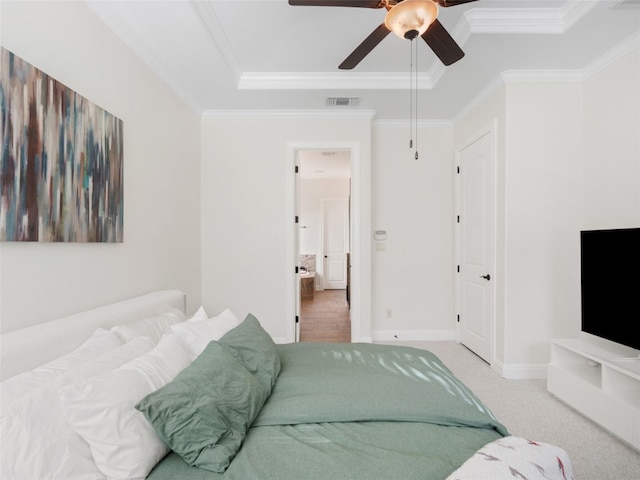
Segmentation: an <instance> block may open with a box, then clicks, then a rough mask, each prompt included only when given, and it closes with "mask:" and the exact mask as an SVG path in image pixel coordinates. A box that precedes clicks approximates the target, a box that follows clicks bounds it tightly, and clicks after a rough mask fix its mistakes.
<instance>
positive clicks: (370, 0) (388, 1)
mask: <svg viewBox="0 0 640 480" xmlns="http://www.w3.org/2000/svg"><path fill="white" fill-rule="evenodd" d="M475 1H477V0H289V5H298V6H320V7H361V8H385V9H386V10H387V16H386V17H385V21H384V23H382V24H380V25H379V26H378V27H377V28H376V29H375V30H374V31H373V32H371V34H370V35H369V36H368V37H367V38H365V39H364V41H363V42H362V43H361V44H360V45H358V47H356V49H355V50H354V51H353V52H352V53H351V54H350V55H349V56H348V57H347V58H346V59H345V60H344V61H343V62H342V63H341V64H340V66H339V67H338V68H340V69H341V70H351V69H352V68H354V67H355V66H356V65H358V63H360V61H362V59H363V58H364V57H366V56H367V55H368V54H369V52H371V50H373V49H374V48H375V47H376V46H377V45H378V44H379V43H380V42H381V41H382V40H383V39H384V38H385V37H386V36H387V35H388V34H389V33H391V32H394V33H395V34H396V35H398V36H399V37H400V38H406V39H409V40H413V39H414V38H416V37H418V36H420V37H422V39H423V40H424V41H425V42H426V43H427V45H429V47H431V50H433V52H434V53H435V54H436V56H437V57H438V58H439V59H440V61H442V63H444V64H445V65H451V64H452V63H455V62H457V61H458V60H460V59H461V58H462V57H464V52H463V51H462V49H461V48H460V47H459V46H458V44H457V43H456V41H455V40H454V39H453V37H451V35H449V32H447V30H446V29H445V28H444V26H443V25H442V24H441V23H440V22H439V21H438V18H437V16H438V6H440V7H453V6H455V5H461V4H463V3H470V2H475Z"/></svg>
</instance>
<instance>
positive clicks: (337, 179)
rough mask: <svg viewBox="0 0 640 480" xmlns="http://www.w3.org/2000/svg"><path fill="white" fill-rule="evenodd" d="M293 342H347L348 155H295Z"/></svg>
mask: <svg viewBox="0 0 640 480" xmlns="http://www.w3.org/2000/svg"><path fill="white" fill-rule="evenodd" d="M297 165H298V180H297V190H298V192H297V209H296V211H297V214H298V217H299V222H298V242H297V243H298V255H299V257H298V261H299V266H300V274H299V282H300V287H299V292H300V293H299V294H300V300H299V325H298V332H299V333H298V338H299V340H300V341H302V342H349V341H351V312H350V299H349V293H350V287H351V285H350V280H351V279H350V272H349V270H350V268H349V263H350V262H349V261H350V253H351V250H352V246H351V245H352V242H351V238H352V235H351V225H352V223H351V214H350V205H351V202H350V198H351V172H352V167H351V152H350V151H349V150H348V149H311V150H299V151H298V152H297Z"/></svg>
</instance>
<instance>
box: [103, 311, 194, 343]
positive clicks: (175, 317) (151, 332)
mask: <svg viewBox="0 0 640 480" xmlns="http://www.w3.org/2000/svg"><path fill="white" fill-rule="evenodd" d="M185 320H186V317H185V315H184V313H183V312H182V311H181V310H178V309H177V308H172V309H171V310H169V311H168V312H165V313H163V314H162V315H158V316H157V317H149V318H142V319H140V320H136V321H135V322H131V323H125V324H122V325H117V326H115V327H113V328H112V329H111V331H112V332H114V333H115V334H116V335H118V336H119V337H120V338H121V339H122V341H123V342H128V341H129V340H132V339H134V338H136V337H149V338H150V339H151V340H153V343H154V344H157V343H158V342H159V341H160V338H162V335H164V334H165V333H166V332H167V330H169V327H171V325H173V324H174V323H178V322H184V321H185Z"/></svg>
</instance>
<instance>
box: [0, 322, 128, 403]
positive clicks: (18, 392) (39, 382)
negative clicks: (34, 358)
mask: <svg viewBox="0 0 640 480" xmlns="http://www.w3.org/2000/svg"><path fill="white" fill-rule="evenodd" d="M122 344H123V342H122V340H120V337H118V336H117V335H116V334H115V333H113V332H110V331H108V330H105V329H103V328H99V329H97V330H96V331H95V332H94V334H93V335H92V336H91V337H90V338H89V339H88V340H86V341H85V342H84V343H83V344H82V345H80V346H79V347H78V348H76V349H75V350H74V351H72V352H70V353H67V354H66V355H63V356H61V357H58V358H56V359H55V360H52V361H50V362H47V363H45V364H44V365H41V366H39V367H37V368H34V369H33V370H29V371H28V372H24V373H21V374H19V375H16V376H15V377H11V378H7V379H6V380H4V381H3V382H2V383H0V398H2V411H3V412H4V411H5V410H6V409H8V408H10V407H11V406H12V405H13V404H14V403H15V402H16V401H17V400H19V399H20V398H22V397H24V396H25V395H27V394H29V392H32V391H34V390H36V389H37V388H40V387H42V386H44V385H46V384H47V383H48V382H50V381H52V380H54V379H55V378H56V377H58V376H60V375H63V374H65V373H67V372H70V371H71V370H73V369H75V368H78V367H80V366H82V365H84V364H85V363H86V362H87V361H89V360H91V359H92V358H96V357H97V356H99V355H101V354H103V353H105V352H108V351H109V350H113V349H114V348H117V347H119V346H121V345H122Z"/></svg>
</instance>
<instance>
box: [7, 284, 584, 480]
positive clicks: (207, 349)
mask: <svg viewBox="0 0 640 480" xmlns="http://www.w3.org/2000/svg"><path fill="white" fill-rule="evenodd" d="M54 338H55V345H51V343H52V342H51V341H47V339H49V340H50V339H54ZM1 341H2V383H0V386H1V387H2V397H1V398H2V414H1V419H0V421H1V424H0V428H1V429H2V432H1V433H2V438H1V440H2V463H1V464H0V465H1V469H2V471H1V472H0V473H1V475H0V477H1V478H2V479H5V480H6V479H21V480H22V479H28V480H45V479H49V478H50V479H64V480H74V479H94V480H100V479H106V478H110V479H128V480H131V479H138V478H141V479H142V478H148V479H150V480H164V479H185V480H191V479H194V480H198V479H203V480H204V479H210V480H214V479H226V480H252V479H256V480H268V479H278V480H288V479H297V480H299V479H304V478H309V479H314V480H315V479H331V480H341V479H345V480H346V479H353V480H359V479H363V480H364V479H366V480H371V479H398V478H402V479H406V480H410V479H430V480H437V479H442V480H445V479H446V480H470V479H474V480H482V479H492V480H500V479H502V478H504V479H507V478H522V479H524V478H526V479H534V480H535V479H543V478H544V479H572V478H573V477H572V469H571V461H570V459H569V458H568V457H567V455H566V452H564V451H563V450H562V449H561V448H558V447H556V446H553V445H548V444H544V443H540V442H535V441H532V440H530V439H524V438H520V437H516V436H513V435H510V434H509V431H508V430H507V428H506V427H505V426H504V425H502V424H501V423H500V422H499V420H498V419H496V418H495V416H494V415H493V414H492V412H491V411H490V410H489V409H488V408H487V407H486V406H485V405H483V403H482V402H481V401H480V400H479V399H478V398H477V397H476V396H475V394H474V393H473V392H471V391H470V390H469V389H468V388H467V387H466V386H465V385H464V384H463V383H462V382H461V381H460V380H458V379H457V378H456V377H455V376H454V375H453V374H452V372H451V371H449V369H448V368H447V367H446V366H445V365H444V364H443V363H442V362H441V361H440V359H439V358H438V357H436V356H435V355H434V354H433V353H431V352H429V351H426V350H422V349H416V348H411V347H400V346H388V345H375V344H364V343H349V344H346V343H340V344H327V343H305V344H302V343H293V344H281V345H276V344H275V343H274V342H273V341H272V339H271V337H270V336H269V335H268V334H267V333H266V332H265V330H264V329H263V328H262V326H261V324H260V321H259V320H258V319H257V318H256V317H255V316H253V315H251V314H250V315H247V316H246V317H245V318H243V319H239V318H238V317H237V316H236V315H235V314H234V313H233V312H231V311H230V310H224V311H223V312H220V313H218V314H217V315H215V316H209V314H208V313H207V312H205V311H204V309H203V308H202V307H200V308H199V309H198V310H197V311H196V313H195V314H194V315H192V316H190V317H189V318H187V315H186V312H185V296H184V294H183V293H182V292H180V291H174V290H169V291H159V292H152V293H150V294H147V295H142V296H140V297H136V298H132V299H128V300H124V301H122V302H116V303H114V304H111V305H107V306H104V307H99V308H97V309H94V310H91V311H88V312H82V313H79V314H77V315H73V316H71V317H65V318H64V319H58V320H54V321H51V322H45V323H43V324H42V325H39V326H35V327H28V328H25V329H22V330H17V331H14V332H9V333H5V334H3V335H2V339H1ZM60 343H64V347H61V346H60ZM34 357H35V360H34Z"/></svg>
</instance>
